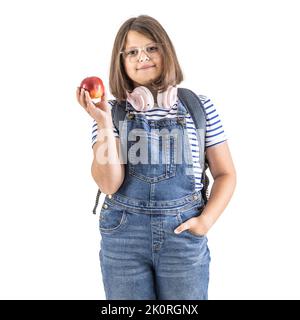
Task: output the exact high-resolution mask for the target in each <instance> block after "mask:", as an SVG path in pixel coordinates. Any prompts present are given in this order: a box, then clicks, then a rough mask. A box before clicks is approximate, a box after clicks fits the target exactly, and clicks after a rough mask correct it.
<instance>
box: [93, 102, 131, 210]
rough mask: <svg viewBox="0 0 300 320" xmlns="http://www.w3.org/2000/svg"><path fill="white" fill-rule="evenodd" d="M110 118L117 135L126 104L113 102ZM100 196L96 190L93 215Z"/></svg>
mask: <svg viewBox="0 0 300 320" xmlns="http://www.w3.org/2000/svg"><path fill="white" fill-rule="evenodd" d="M111 116H112V120H113V124H114V126H115V127H116V128H117V130H118V133H119V132H120V130H119V128H120V123H121V122H122V121H124V119H125V116H126V102H125V101H124V102H121V103H118V102H116V101H115V103H114V104H113V105H112V107H111ZM100 195H101V190H100V189H98V191H97V195H96V200H95V205H94V208H93V214H96V213H97V212H96V210H97V207H98V203H99V198H100Z"/></svg>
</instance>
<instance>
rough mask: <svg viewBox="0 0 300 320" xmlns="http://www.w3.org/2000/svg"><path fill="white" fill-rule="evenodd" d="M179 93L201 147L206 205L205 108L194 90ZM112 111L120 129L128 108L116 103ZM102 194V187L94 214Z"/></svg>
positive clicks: (203, 196)
mask: <svg viewBox="0 0 300 320" xmlns="http://www.w3.org/2000/svg"><path fill="white" fill-rule="evenodd" d="M177 94H178V98H179V100H180V101H181V102H182V104H183V105H184V106H185V107H186V109H187V111H188V112H189V114H190V115H191V117H192V119H193V122H194V125H195V128H196V132H197V138H198V145H199V149H200V152H199V153H200V154H199V159H200V165H201V168H203V172H202V178H201V180H202V181H201V182H202V184H203V188H202V189H201V194H202V198H203V200H204V205H206V203H207V201H208V198H209V190H208V186H209V178H208V176H207V174H206V170H207V168H208V163H207V159H206V157H205V133H206V113H205V109H204V106H203V104H202V102H201V100H200V98H199V97H198V96H197V95H196V94H195V93H194V92H193V91H191V90H189V89H185V88H178V92H177ZM111 113H112V120H113V123H114V125H115V127H116V128H117V129H118V131H119V123H120V121H124V119H125V116H126V110H125V108H124V105H122V104H119V103H116V104H115V105H113V106H112V109H111ZM199 129H200V130H201V132H202V133H203V134H202V135H200V132H199ZM100 194H101V191H100V189H98V192H97V195H96V200H95V205H94V208H93V214H96V210H97V207H98V202H99V197H100Z"/></svg>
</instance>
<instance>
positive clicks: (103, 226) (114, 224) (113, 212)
mask: <svg viewBox="0 0 300 320" xmlns="http://www.w3.org/2000/svg"><path fill="white" fill-rule="evenodd" d="M126 225H127V214H126V211H125V210H124V209H121V208H118V207H115V206H113V205H111V204H107V203H106V202H104V203H103V206H102V208H101V211H100V215H99V229H100V232H101V233H106V234H111V233H114V232H116V231H120V230H121V229H123V228H124V227H125V226H126Z"/></svg>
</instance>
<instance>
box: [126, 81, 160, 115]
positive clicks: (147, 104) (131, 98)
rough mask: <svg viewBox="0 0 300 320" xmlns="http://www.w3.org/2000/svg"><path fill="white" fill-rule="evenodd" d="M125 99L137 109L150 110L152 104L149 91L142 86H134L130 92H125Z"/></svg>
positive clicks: (152, 100)
mask: <svg viewBox="0 0 300 320" xmlns="http://www.w3.org/2000/svg"><path fill="white" fill-rule="evenodd" d="M127 100H128V102H129V103H130V104H131V105H132V106H133V107H134V109H135V110H137V111H146V110H150V109H152V108H153V106H154V99H153V96H152V93H151V91H150V90H149V89H148V88H146V87H144V86H140V87H136V88H135V89H134V90H133V91H132V92H131V93H128V92H127Z"/></svg>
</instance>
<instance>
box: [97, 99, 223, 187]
mask: <svg viewBox="0 0 300 320" xmlns="http://www.w3.org/2000/svg"><path fill="white" fill-rule="evenodd" d="M199 98H200V100H201V102H202V104H203V106H204V109H205V112H206V136H205V148H209V147H212V146H214V145H216V144H219V143H221V142H224V141H226V140H227V138H226V135H225V132H224V129H223V126H222V122H221V119H220V117H219V115H218V112H217V110H216V107H215V106H214V104H213V102H212V101H211V99H209V98H207V97H206V96H203V95H199ZM109 103H110V104H111V105H113V104H114V100H111V101H109ZM178 103H180V101H179V100H178V101H177V103H176V104H174V106H173V107H172V108H171V109H170V110H166V109H162V108H159V107H157V108H154V109H152V110H149V111H146V112H140V111H139V112H135V111H133V113H134V114H135V113H136V114H143V115H144V116H145V117H146V119H148V120H160V119H162V118H175V117H176V115H177V104H178ZM185 118H186V126H187V133H188V140H189V142H190V146H191V150H192V157H193V170H194V176H195V184H196V185H195V191H200V190H201V189H202V187H203V185H202V183H201V175H202V171H201V168H200V162H199V145H198V140H197V133H196V128H195V125H194V122H193V119H192V117H191V115H190V114H189V113H187V114H186V116H185ZM97 131H98V126H97V123H96V121H95V120H94V121H93V126H92V146H93V145H94V143H96V141H97ZM114 135H115V137H118V138H119V133H118V130H117V128H116V127H114Z"/></svg>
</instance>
